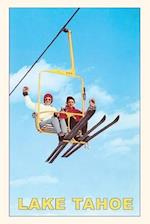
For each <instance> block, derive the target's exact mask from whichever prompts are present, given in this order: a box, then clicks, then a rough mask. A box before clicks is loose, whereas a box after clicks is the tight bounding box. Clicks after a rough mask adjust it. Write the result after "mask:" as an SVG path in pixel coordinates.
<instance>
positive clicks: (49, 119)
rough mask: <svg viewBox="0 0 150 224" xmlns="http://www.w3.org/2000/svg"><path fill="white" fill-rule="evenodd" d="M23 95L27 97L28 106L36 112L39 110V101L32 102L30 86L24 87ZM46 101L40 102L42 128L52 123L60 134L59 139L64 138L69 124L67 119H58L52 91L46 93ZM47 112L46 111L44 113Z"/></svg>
mask: <svg viewBox="0 0 150 224" xmlns="http://www.w3.org/2000/svg"><path fill="white" fill-rule="evenodd" d="M23 96H24V99H25V104H26V106H27V107H28V108H29V109H31V110H33V111H34V112H35V113H36V112H37V110H38V103H34V102H32V100H31V98H30V96H29V88H28V87H24V88H23ZM43 101H44V103H43V104H42V103H41V104H40V124H39V125H40V128H41V129H43V128H44V127H45V126H46V125H47V124H51V125H52V126H53V127H54V129H55V131H56V133H57V134H58V137H59V140H63V137H64V136H65V135H66V134H67V126H66V122H65V119H63V118H60V119H59V120H58V117H57V110H56V108H55V107H53V106H52V102H53V96H52V95H51V94H50V93H47V94H45V95H44V99H43ZM42 112H46V113H42Z"/></svg>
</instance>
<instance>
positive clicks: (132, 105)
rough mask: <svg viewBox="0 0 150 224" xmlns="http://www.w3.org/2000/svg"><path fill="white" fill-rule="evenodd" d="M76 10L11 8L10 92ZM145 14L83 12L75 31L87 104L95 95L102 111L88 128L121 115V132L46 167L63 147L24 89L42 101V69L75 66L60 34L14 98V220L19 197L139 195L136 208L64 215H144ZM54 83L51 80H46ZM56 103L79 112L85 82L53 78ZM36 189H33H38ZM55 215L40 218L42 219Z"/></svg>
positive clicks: (133, 10) (113, 131)
mask: <svg viewBox="0 0 150 224" xmlns="http://www.w3.org/2000/svg"><path fill="white" fill-rule="evenodd" d="M74 10H75V9H73V8H70V9H69V8H68V9H65V8H64V9H61V8H60V9H48V8H47V9H44V8H43V9H34V8H32V9H30V8H29V9H26V8H24V9H21V8H18V9H13V8H12V9H10V89H12V88H13V87H14V86H15V84H16V83H17V81H18V80H20V78H21V77H22V76H23V75H24V74H25V72H26V71H27V69H28V68H29V67H30V66H31V65H32V63H33V62H34V61H35V59H37V57H38V56H39V55H40V54H41V52H42V51H43V50H44V48H45V47H46V46H47V45H48V44H49V42H50V41H51V40H52V38H53V37H54V35H55V34H56V33H57V32H58V31H59V29H60V27H61V26H62V25H63V24H64V23H65V22H66V20H67V19H68V18H69V17H70V16H71V15H72V13H73V12H74ZM139 13H140V12H139V9H137V8H107V9H106V8H99V9H94V8H93V9H90V8H87V9H80V11H79V13H78V14H77V15H76V16H75V18H74V19H73V20H72V22H71V23H70V24H69V26H68V28H69V29H71V30H72V32H73V45H74V54H75V62H76V71H77V74H80V75H82V77H83V78H84V80H85V84H86V89H87V98H88V99H89V98H90V97H94V98H95V99H96V104H97V112H96V115H95V116H94V117H93V119H92V120H91V122H90V124H89V125H92V123H94V122H96V121H97V120H98V119H99V118H100V117H101V116H103V115H104V114H106V115H107V121H106V123H107V122H108V121H110V120H112V119H113V118H114V117H115V116H116V115H117V114H120V121H119V123H118V124H117V125H116V126H115V127H114V128H111V129H110V130H108V131H107V132H105V133H104V134H103V135H101V136H99V137H98V138H97V139H95V140H94V141H92V142H91V143H90V146H89V149H87V150H86V149H85V150H80V152H77V153H76V154H75V155H74V156H72V157H70V158H68V159H66V160H65V159H62V158H59V159H57V160H56V162H55V163H54V164H53V165H48V164H46V163H45V162H44V161H45V159H46V157H47V156H48V155H49V153H50V152H51V151H52V150H53V149H54V148H55V146H56V145H57V137H56V136H49V135H42V134H38V133H37V132H36V130H35V127H34V121H33V119H32V117H31V114H32V112H31V111H30V110H29V109H28V108H26V107H25V104H24V100H23V97H22V93H21V90H22V87H23V86H24V85H28V86H29V87H30V95H31V97H32V99H33V100H34V101H36V97H37V96H36V95H37V79H38V73H39V71H41V70H43V69H45V68H54V67H56V66H57V67H58V68H63V69H68V68H69V66H70V61H69V54H68V45H67V38H66V36H65V34H64V33H63V34H61V35H60V37H59V38H58V39H57V41H56V42H55V43H54V44H53V45H52V47H51V48H50V49H49V50H48V51H47V53H46V54H45V55H44V56H43V58H42V59H41V60H40V61H39V63H38V64H37V65H36V66H35V68H34V69H33V70H32V71H31V72H30V74H29V75H28V76H27V78H26V79H24V81H23V82H22V83H21V85H20V86H19V87H18V88H17V89H16V91H15V92H14V93H13V94H12V95H11V97H10V214H11V215H22V214H23V215H38V214H39V212H37V211H35V210H33V211H32V212H29V213H28V212H24V213H23V212H22V211H18V210H17V208H16V206H17V198H18V197H23V198H24V199H25V200H26V201H29V200H30V198H32V197H34V196H36V197H39V198H41V197H50V196H51V197H55V196H58V197H60V196H63V197H65V198H66V200H67V203H68V204H69V203H70V198H72V197H74V196H81V197H82V196H85V197H87V196H90V197H93V198H95V197H99V196H101V197H108V198H111V197H120V198H123V197H133V198H134V210H133V211H130V212H125V211H124V212H123V211H115V212H112V211H97V212H96V211H95V212H93V211H92V213H90V212H89V213H88V212H86V214H85V213H84V214H83V213H82V211H81V212H80V213H79V212H78V213H75V211H74V210H73V208H71V205H70V204H69V205H68V207H69V209H67V210H66V211H65V212H64V213H63V212H60V213H59V215H89V214H92V215H114V216H115V215H138V214H139V213H138V212H139V100H140V99H139V97H140V93H139V84H140V83H139V80H140V74H139V72H140V64H139V60H140V58H139V51H140V48H139V43H140V39H139V38H140V30H139V22H140V21H139V19H140V14H139ZM47 81H49V82H47ZM46 83H49V89H50V90H51V92H52V94H53V95H54V105H55V106H56V107H57V108H58V109H59V108H60V107H61V106H62V105H64V103H65V97H66V96H67V95H74V96H75V97H76V99H77V106H78V107H80V102H79V101H80V100H79V88H77V86H78V83H77V82H72V80H71V79H67V78H64V77H59V76H51V77H48V78H47V77H46V78H45V82H44V83H43V93H44V90H45V88H46ZM33 189H34V191H33ZM54 214H55V212H53V213H52V214H49V211H46V214H45V213H44V212H40V215H54Z"/></svg>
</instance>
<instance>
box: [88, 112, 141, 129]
mask: <svg viewBox="0 0 150 224" xmlns="http://www.w3.org/2000/svg"><path fill="white" fill-rule="evenodd" d="M104 114H106V121H105V122H104V123H103V125H102V126H104V125H106V124H108V123H109V122H111V121H113V120H114V119H115V117H116V116H118V115H120V118H119V121H118V122H117V123H116V124H115V125H114V126H113V127H112V128H110V129H109V131H123V130H130V129H137V128H139V112H138V111H136V112H134V113H128V112H118V113H115V114H107V113H105V112H104V111H97V112H96V113H95V115H94V116H93V118H92V119H91V121H90V122H89V127H91V126H92V125H94V124H96V123H97V122H98V121H99V120H100V119H101V118H102V117H103V116H104Z"/></svg>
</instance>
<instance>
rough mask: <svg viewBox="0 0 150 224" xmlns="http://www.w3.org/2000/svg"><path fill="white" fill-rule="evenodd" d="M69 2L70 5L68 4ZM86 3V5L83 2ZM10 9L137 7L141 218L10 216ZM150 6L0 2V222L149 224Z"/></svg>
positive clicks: (143, 3)
mask: <svg viewBox="0 0 150 224" xmlns="http://www.w3.org/2000/svg"><path fill="white" fill-rule="evenodd" d="M71 1H72V3H71ZM85 2H86V3H85ZM9 7H76V8H78V7H140V8H141V166H142V167H141V168H142V170H141V178H142V183H141V191H142V195H141V199H142V200H141V204H142V207H141V209H142V210H141V217H66V218H63V217H58V218H57V217H15V218H13V217H9V215H8V212H9V198H8V186H9V185H8V180H9V178H8V174H9V164H8V161H9V129H8V125H9V120H8V117H9V114H8V109H9V108H8V102H9V101H8V99H9V97H8V92H9V91H8V88H9V80H8V78H9V18H8V16H9ZM149 21H150V7H149V1H148V0H143V1H142V0H141V1H136V0H130V1H127V0H126V1H125V0H122V1H121V0H120V1H113V0H111V1H107V0H105V1H100V0H99V1H98V0H97V1H96V0H88V1H86V0H76V1H74V0H67V1H66V0H55V4H54V0H47V1H46V0H26V1H25V0H12V1H8V0H1V1H0V73H1V74H0V106H1V116H0V129H1V130H0V220H1V223H3V224H22V223H30V224H34V223H36V224H38V223H42V224H43V223H44V224H47V223H53V224H55V223H60V222H61V223H62V224H70V223H71V224H74V223H86V224H88V223H89V224H91V223H93V224H95V223H97V224H98V223H102V224H105V223H106V224H107V223H111V224H124V223H126V224H128V223H130V224H134V223H135V224H136V223H139V224H147V223H149V222H148V220H149V219H150V218H149V200H148V198H149V195H150V194H149V189H150V186H149V182H148V179H149V170H150V162H149V160H150V159H149V158H150V147H149V145H150V144H149V142H150V141H149V136H150V134H149V130H148V124H150V121H149V120H150V119H149V116H150V106H148V104H149V102H150V100H149V90H150V87H149V86H150V78H149V77H150V71H149V70H150V69H149V67H150V66H149V64H150V57H149V52H150V32H148V31H149V27H150V26H149Z"/></svg>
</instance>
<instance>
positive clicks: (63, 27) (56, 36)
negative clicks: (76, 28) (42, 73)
mask: <svg viewBox="0 0 150 224" xmlns="http://www.w3.org/2000/svg"><path fill="white" fill-rule="evenodd" d="M79 9H80V8H77V10H76V11H75V12H74V13H73V14H72V16H71V17H70V18H69V19H68V21H67V22H66V23H65V24H64V25H63V26H62V28H61V29H60V30H59V32H58V33H57V34H56V35H55V37H54V38H53V39H52V41H51V42H50V43H49V45H48V46H47V47H46V48H45V49H44V51H43V52H42V53H41V54H40V56H39V57H38V58H37V60H36V61H35V62H34V63H33V64H32V66H31V67H30V68H29V70H28V71H27V72H26V73H25V75H24V76H23V77H22V78H21V79H20V81H19V82H18V83H17V85H16V86H15V87H14V88H13V89H12V91H11V92H10V93H9V96H10V95H11V94H12V93H13V92H14V91H15V89H16V88H17V87H18V86H19V85H20V83H21V82H22V81H23V79H24V78H25V77H26V76H27V75H28V73H29V72H30V71H31V70H32V68H33V67H34V66H35V65H36V63H37V62H38V61H39V60H40V59H41V57H42V56H43V55H44V54H45V52H46V51H47V50H48V48H49V47H50V46H51V45H52V44H53V43H54V41H55V40H56V39H57V38H58V36H59V35H60V34H61V32H62V31H63V30H64V29H65V27H66V26H67V25H68V24H69V23H70V21H71V20H72V19H73V17H74V16H75V15H76V14H77V12H78V11H79Z"/></svg>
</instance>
